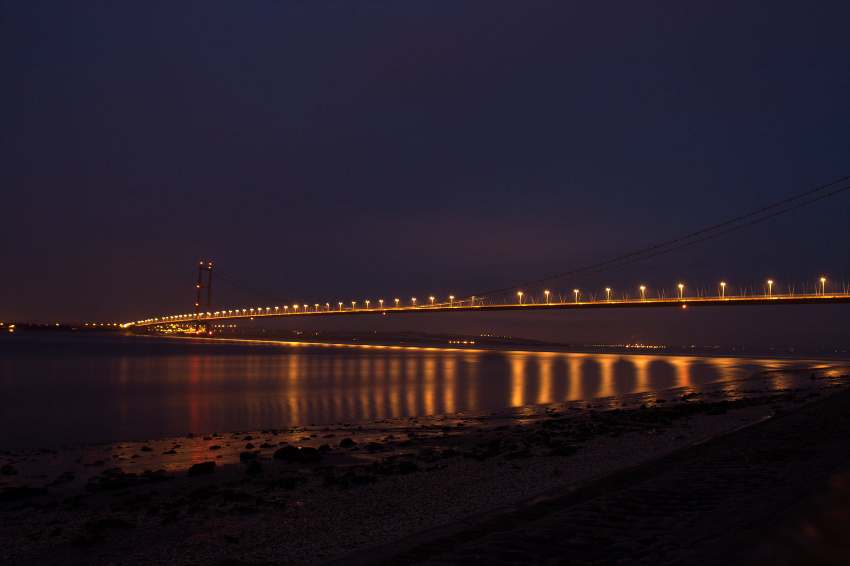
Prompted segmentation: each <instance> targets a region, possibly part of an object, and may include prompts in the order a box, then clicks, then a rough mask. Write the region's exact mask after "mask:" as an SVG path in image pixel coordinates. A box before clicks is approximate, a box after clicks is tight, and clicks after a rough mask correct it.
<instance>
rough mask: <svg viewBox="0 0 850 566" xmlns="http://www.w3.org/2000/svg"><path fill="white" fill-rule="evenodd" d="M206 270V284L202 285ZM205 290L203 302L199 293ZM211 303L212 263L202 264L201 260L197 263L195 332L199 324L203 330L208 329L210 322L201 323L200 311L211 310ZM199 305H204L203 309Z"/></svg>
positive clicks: (199, 327)
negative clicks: (204, 300)
mask: <svg viewBox="0 0 850 566" xmlns="http://www.w3.org/2000/svg"><path fill="white" fill-rule="evenodd" d="M205 271H206V272H207V276H206V281H207V284H206V285H204V272H205ZM203 289H206V290H207V294H206V295H207V301H206V302H205V303H202V302H201V294H202V290H203ZM211 305H212V263H207V264H206V265H204V262H201V263H200V264H199V265H198V298H197V300H196V301H195V333H198V332H200V330H201V326H203V327H204V331H205V332H209V331H210V323H209V321H207V322H206V323H204V324H203V325H202V324H201V313H204V312H211V311H212V309H211ZM201 307H204V308H203V309H202V308H201Z"/></svg>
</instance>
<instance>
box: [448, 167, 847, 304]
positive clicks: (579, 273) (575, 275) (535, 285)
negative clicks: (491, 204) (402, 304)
mask: <svg viewBox="0 0 850 566" xmlns="http://www.w3.org/2000/svg"><path fill="white" fill-rule="evenodd" d="M848 179H850V175H848V176H846V177H843V178H841V179H837V180H835V181H832V182H830V183H827V184H825V185H821V186H820V187H817V188H815V189H811V190H808V191H806V192H803V193H800V194H798V195H796V196H793V197H791V198H788V199H785V200H783V201H780V202H777V203H774V204H771V205H770V206H766V207H764V208H760V209H759V210H756V211H753V212H750V213H748V214H744V215H743V216H739V217H737V218H734V219H732V220H728V221H726V222H721V223H720V224H715V225H714V226H711V227H709V228H704V229H702V230H698V231H696V232H693V233H692V234H688V235H687V236H682V237H680V238H676V239H673V240H670V241H667V242H664V243H662V244H657V245H655V246H651V247H649V248H644V249H642V250H639V251H636V252H633V253H630V254H626V255H623V256H620V257H618V258H614V259H610V260H607V261H603V262H600V263H596V264H593V265H589V266H586V267H582V268H580V269H574V270H572V271H568V272H566V273H561V274H558V275H552V276H549V277H545V278H543V279H537V280H535V281H529V282H526V283H519V284H517V285H511V286H510V287H502V288H500V289H494V290H491V291H487V292H484V293H475V294H474V295H468V296H466V297H464V298H465V299H468V298H469V297H471V296H476V297H484V296H499V295H503V294H507V293H510V292H513V291H515V290H516V289H519V288H523V289H539V288H540V287H543V286H545V285H552V284H555V283H562V282H566V281H571V280H574V279H579V278H581V277H586V276H588V275H595V274H597V273H603V272H605V271H610V270H612V269H617V268H619V267H623V266H625V265H630V264H633V263H637V262H640V261H643V260H645V259H650V258H653V257H656V256H659V255H663V254H666V253H670V252H673V251H676V250H679V249H682V248H685V247H688V246H692V245H694V244H697V243H700V242H704V241H706V240H710V239H712V238H716V237H718V236H722V235H724V234H728V233H730V232H735V231H737V230H740V229H742V228H746V227H748V226H752V225H754V224H758V223H760V222H764V221H765V220H768V219H770V218H774V217H776V216H780V215H782V214H785V213H786V212H791V211H792V210H796V209H798V208H802V207H804V206H807V205H809V204H812V203H814V202H817V201H819V200H823V199H825V198H828V197H831V196H834V195H836V194H838V193H841V192H844V191H846V190H848V189H850V185H846V186H844V187H842V188H839V189H836V190H834V191H832V192H830V193H827V194H825V195H821V196H818V197H816V198H813V199H810V200H807V201H805V202H802V203H799V204H796V205H794V206H791V207H788V208H785V209H783V210H780V211H779V212H774V213H773V214H769V215H767V216H763V217H761V218H758V219H756V220H751V221H750V222H746V223H744V224H741V225H739V226H734V227H732V228H728V229H726V230H723V231H720V232H717V233H715V234H710V235H708V236H705V237H703V238H700V239H698V240H694V241H692V242H685V243H683V244H680V245H678V246H675V247H672V248H669V249H664V250H661V251H658V252H656V253H654V254H651V255H644V254H647V253H648V252H651V251H655V250H658V249H661V248H666V247H667V246H670V245H672V244H676V243H679V242H684V241H686V240H689V239H691V238H694V237H696V236H699V235H702V234H706V233H709V232H713V231H715V230H717V229H719V228H722V227H724V226H729V225H730V224H735V223H736V222H740V221H741V220H744V219H747V218H750V217H752V216H756V215H758V214H762V213H764V212H766V211H768V210H772V209H774V208H777V207H779V206H782V205H785V204H789V203H791V202H793V201H795V200H799V199H801V198H803V197H806V196H808V195H811V194H813V193H816V192H818V191H822V190H823V189H826V188H828V187H831V186H833V185H836V184H838V183H841V182H843V181H847V180H848ZM637 256H644V257H637ZM630 258H635V259H630ZM626 259H630V261H627V262H624V263H619V264H617V265H614V266H610V267H606V268H604V269H596V270H595V271H591V270H593V269H595V268H602V267H603V266H606V265H609V264H612V263H617V262H620V261H622V260H626ZM583 272H587V273H583Z"/></svg>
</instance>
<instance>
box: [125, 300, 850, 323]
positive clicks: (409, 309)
mask: <svg viewBox="0 0 850 566" xmlns="http://www.w3.org/2000/svg"><path fill="white" fill-rule="evenodd" d="M836 303H850V294H832V295H773V296H764V295H763V296H756V297H724V298H721V297H685V298H681V299H680V298H678V297H677V298H675V299H644V300H642V299H630V300H610V301H608V300H605V301H584V302H582V301H579V302H550V303H526V304H522V305H520V304H518V303H515V304H488V303H486V302H483V303H479V304H471V303H470V301H469V300H466V301H463V302H457V303H455V304H451V305H450V304H448V303H438V304H435V305H431V304H425V305H417V306H400V307H383V308H381V307H379V308H347V307H343V308H340V309H338V310H334V309H333V308H328V307H327V303H326V304H325V305H319V308H318V309H316V308H315V306H314V310H309V309H307V310H306V311H300V312H299V311H297V310H296V311H294V312H293V311H284V312H280V307H276V308H275V307H268V308H266V311H267V312H261V309H238V310H230V311H218V312H215V313H206V314H201V315H200V317H198V316H197V315H194V314H192V315H177V316H172V317H163V318H155V319H150V320H144V321H138V322H134V323H128V324H127V326H153V325H158V324H171V323H181V322H182V323H195V322H199V321H200V322H204V323H206V322H213V321H219V322H221V321H233V320H246V319H248V320H253V319H266V318H288V317H306V316H310V317H316V316H345V315H368V314H381V315H386V314H401V313H425V312H430V313H436V312H479V311H530V310H537V311H540V310H554V309H588V308H595V309H600V308H601V309H616V308H659V307H667V308H670V307H679V308H687V307H709V306H712V307H717V306H754V305H762V306H764V305H815V304H836ZM272 309H274V310H276V311H277V312H272Z"/></svg>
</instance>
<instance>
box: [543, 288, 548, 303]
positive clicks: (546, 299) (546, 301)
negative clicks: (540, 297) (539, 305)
mask: <svg viewBox="0 0 850 566" xmlns="http://www.w3.org/2000/svg"><path fill="white" fill-rule="evenodd" d="M543 292H544V293H546V304H547V305H548V304H549V291H543Z"/></svg>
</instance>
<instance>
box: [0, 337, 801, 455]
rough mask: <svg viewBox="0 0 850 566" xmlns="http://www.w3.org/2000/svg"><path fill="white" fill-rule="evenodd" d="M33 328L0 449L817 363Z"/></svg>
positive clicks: (371, 414)
mask: <svg viewBox="0 0 850 566" xmlns="http://www.w3.org/2000/svg"><path fill="white" fill-rule="evenodd" d="M22 339H24V337H22ZM26 340H29V344H28V348H23V349H21V348H18V349H17V350H12V349H10V342H9V341H8V340H3V341H0V348H5V349H0V353H3V354H4V355H3V356H0V424H2V426H0V449H19V448H24V447H35V446H39V447H40V446H53V445H61V444H70V443H83V442H106V441H119V440H136V439H144V438H157V437H167V436H177V435H183V434H186V433H189V432H194V433H199V434H204V433H210V432H214V431H217V432H227V431H232V430H252V429H262V428H283V427H288V426H297V425H307V424H314V423H315V424H319V423H335V422H351V421H357V420H375V419H384V418H389V417H399V416H412V415H426V414H428V415H430V414H444V413H455V412H464V411H476V410H496V409H501V408H504V407H516V406H523V405H533V404H541V403H550V402H562V401H571V400H579V399H592V398H597V397H609V396H620V395H627V394H630V393H638V392H644V391H653V390H660V389H668V388H672V387H684V386H693V385H700V384H705V383H711V382H716V381H728V380H735V379H740V378H744V377H747V376H749V375H750V374H752V373H753V372H755V371H762V370H770V369H781V368H787V367H801V366H802V367H805V366H810V365H817V362H813V361H810V360H809V361H806V360H789V359H746V358H734V357H689V356H660V355H655V354H646V355H619V354H602V353H553V352H518V351H508V352H506V351H491V350H448V349H438V348H398V347H377V346H368V347H367V346H355V347H352V346H328V345H307V344H282V343H276V344H269V343H249V342H230V343H222V342H220V341H196V340H163V339H155V340H145V339H139V338H120V337H106V338H98V339H94V340H93V339H91V338H89V337H83V338H79V337H72V338H67V339H57V338H54V339H43V338H42V337H39V336H34V337H27V338H26ZM21 343H22V342H20V341H19V342H18V344H21ZM142 345H143V346H144V347H141V346H142ZM13 346H14V345H13ZM9 352H14V353H13V354H12V355H5V354H7V353H9ZM777 379H779V380H781V376H780V377H777ZM777 386H778V387H781V386H782V385H781V383H780V382H777Z"/></svg>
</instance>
